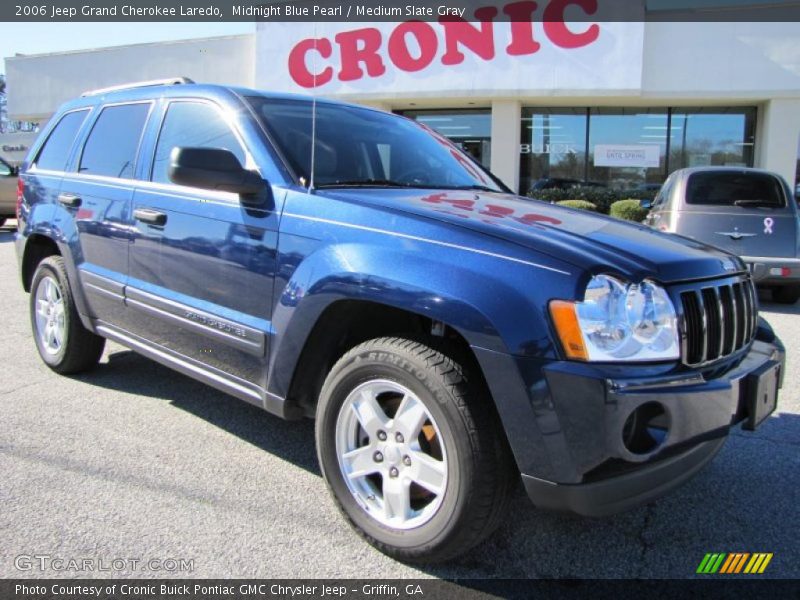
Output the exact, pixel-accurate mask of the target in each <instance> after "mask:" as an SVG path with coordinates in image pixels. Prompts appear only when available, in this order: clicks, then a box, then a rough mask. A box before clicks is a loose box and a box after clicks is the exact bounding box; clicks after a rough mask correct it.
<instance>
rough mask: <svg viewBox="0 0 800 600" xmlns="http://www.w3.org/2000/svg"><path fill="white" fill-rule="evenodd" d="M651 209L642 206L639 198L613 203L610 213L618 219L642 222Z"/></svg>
mask: <svg viewBox="0 0 800 600" xmlns="http://www.w3.org/2000/svg"><path fill="white" fill-rule="evenodd" d="M648 212H649V211H648V210H647V209H646V208H642V207H641V205H640V204H639V201H638V200H631V199H628V200H618V201H617V202H614V204H612V205H611V210H610V211H609V214H610V215H611V216H612V217H616V218H617V219H624V220H625V221H635V222H636V223H641V222H642V221H644V218H645V217H646V216H647V213H648Z"/></svg>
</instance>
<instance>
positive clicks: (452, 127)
mask: <svg viewBox="0 0 800 600" xmlns="http://www.w3.org/2000/svg"><path fill="white" fill-rule="evenodd" d="M400 114H402V115H404V116H406V117H408V118H410V119H414V120H416V121H419V122H420V123H424V124H425V125H427V126H428V127H430V128H431V129H433V130H434V131H437V132H438V133H441V134H442V135H443V136H445V137H446V138H448V139H449V140H450V141H452V142H454V143H455V144H457V145H458V146H460V147H461V148H462V149H463V150H464V151H465V152H467V153H468V154H470V155H472V156H473V157H474V158H475V159H476V160H477V161H478V162H480V163H481V164H482V165H483V166H485V167H486V168H487V169H488V168H489V165H490V163H491V160H492V113H491V111H489V110H484V109H478V110H447V111H445V110H408V111H403V112H402V113H400Z"/></svg>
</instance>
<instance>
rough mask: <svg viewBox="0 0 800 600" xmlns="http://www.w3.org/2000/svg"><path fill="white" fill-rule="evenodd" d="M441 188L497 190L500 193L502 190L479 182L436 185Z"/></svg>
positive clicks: (477, 190) (478, 190) (479, 190)
mask: <svg viewBox="0 0 800 600" xmlns="http://www.w3.org/2000/svg"><path fill="white" fill-rule="evenodd" d="M435 187H438V188H439V189H446V190H475V191H476V192H495V193H500V190H496V189H494V188H490V187H489V186H488V185H479V184H477V183H473V184H470V185H440V186H435Z"/></svg>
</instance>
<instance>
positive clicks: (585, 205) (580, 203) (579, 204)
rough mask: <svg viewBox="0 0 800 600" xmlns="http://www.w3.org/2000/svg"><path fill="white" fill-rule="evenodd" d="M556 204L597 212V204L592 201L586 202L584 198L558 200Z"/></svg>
mask: <svg viewBox="0 0 800 600" xmlns="http://www.w3.org/2000/svg"><path fill="white" fill-rule="evenodd" d="M556 204H558V205H559V206H566V207H567V208H577V209H578V210H589V211H591V212H597V205H595V204H594V203H592V202H587V201H586V200H559V201H558V202H556Z"/></svg>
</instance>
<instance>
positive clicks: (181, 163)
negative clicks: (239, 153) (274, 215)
mask: <svg viewBox="0 0 800 600" xmlns="http://www.w3.org/2000/svg"><path fill="white" fill-rule="evenodd" d="M169 178H170V181H172V182H173V183H176V184H178V185H187V186H190V187H196V188H201V189H204V190H215V191H222V192H233V193H234V194H240V195H243V196H253V195H256V194H258V193H260V192H262V191H263V190H264V189H265V188H266V185H267V184H266V182H265V181H264V180H263V179H262V178H261V175H259V174H258V173H256V172H254V171H248V170H247V169H245V168H244V167H242V165H241V163H239V159H238V158H236V155H234V154H233V152H231V151H230V150H223V149H221V148H178V147H176V148H173V149H172V152H171V153H170V157H169Z"/></svg>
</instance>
